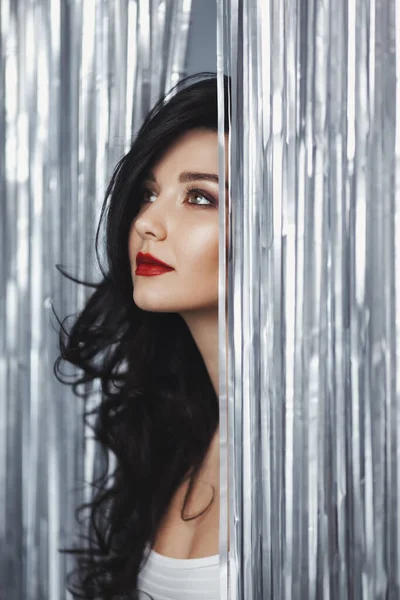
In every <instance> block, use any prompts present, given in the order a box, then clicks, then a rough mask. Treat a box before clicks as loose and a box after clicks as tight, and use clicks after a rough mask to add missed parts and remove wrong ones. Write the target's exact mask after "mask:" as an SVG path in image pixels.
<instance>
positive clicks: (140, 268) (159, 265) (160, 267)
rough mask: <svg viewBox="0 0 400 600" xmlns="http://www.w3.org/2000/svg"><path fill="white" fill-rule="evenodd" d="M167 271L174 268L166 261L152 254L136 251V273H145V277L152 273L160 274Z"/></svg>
mask: <svg viewBox="0 0 400 600" xmlns="http://www.w3.org/2000/svg"><path fill="white" fill-rule="evenodd" d="M168 271H174V268H173V267H171V266H170V265H167V264H166V263H164V262H162V261H161V260H159V259H158V258H156V257H155V256H153V255H152V254H149V253H146V254H144V253H143V252H138V253H137V255H136V271H135V274H136V275H145V276H147V277H149V276H152V275H162V274H163V273H168Z"/></svg>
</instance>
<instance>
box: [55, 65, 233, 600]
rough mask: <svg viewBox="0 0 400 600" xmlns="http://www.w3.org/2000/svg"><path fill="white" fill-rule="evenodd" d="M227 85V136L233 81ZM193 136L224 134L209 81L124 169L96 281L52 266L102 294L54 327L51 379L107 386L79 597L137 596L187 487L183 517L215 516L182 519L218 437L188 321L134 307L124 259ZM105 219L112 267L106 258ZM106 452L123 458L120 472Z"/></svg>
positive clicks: (201, 77)
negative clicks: (146, 193)
mask: <svg viewBox="0 0 400 600" xmlns="http://www.w3.org/2000/svg"><path fill="white" fill-rule="evenodd" d="M194 80H195V81H194ZM224 86H225V94H224V97H225V107H224V110H225V123H226V124H225V131H226V132H228V123H229V94H228V86H229V78H228V77H225V78H224ZM170 94H172V96H170ZM195 128H203V129H208V130H212V131H217V130H218V110H217V78H216V75H215V74H213V73H201V74H198V75H197V76H191V77H186V78H185V79H183V80H182V81H180V82H179V83H178V84H177V85H176V86H175V87H174V88H173V89H172V90H171V92H169V94H166V95H165V96H163V97H162V98H161V99H160V100H159V101H158V102H157V104H156V105H155V106H154V108H153V109H152V110H151V111H150V113H149V114H148V116H147V117H146V119H145V121H144V123H143V125H142V127H141V128H140V130H139V132H138V133H137V135H136V136H135V138H134V140H133V142H132V146H131V149H130V150H129V152H128V153H127V154H126V155H125V156H124V157H123V158H122V159H121V160H120V161H119V163H118V164H117V166H116V168H115V170H114V173H113V175H112V178H111V181H110V183H109V185H108V188H107V191H106V196H105V200H104V203H103V207H102V210H101V216H100V222H99V225H98V228H97V233H96V254H97V259H98V261H99V265H100V269H101V273H102V276H103V279H102V280H101V281H100V283H88V282H86V281H82V280H78V279H76V278H74V277H72V276H71V275H69V274H67V273H66V272H65V270H63V269H62V268H61V267H60V265H56V267H57V268H58V269H59V271H60V272H61V273H62V274H63V275H64V276H66V277H67V278H69V279H71V280H72V281H74V282H76V283H78V284H82V285H85V286H89V287H92V288H94V292H93V293H92V295H91V296H90V297H89V299H88V301H87V302H86V304H85V306H84V308H83V310H82V311H81V312H80V313H79V314H78V315H76V319H74V322H73V324H72V326H71V327H69V328H68V330H67V328H66V326H65V321H66V319H65V320H64V321H63V322H61V321H60V320H59V319H58V317H57V320H58V322H59V324H60V326H61V327H60V331H59V347H60V355H59V356H58V357H57V359H56V361H55V363H54V374H55V376H56V378H57V379H58V380H59V381H61V382H62V383H64V384H70V385H72V389H73V391H74V393H75V394H76V395H77V396H83V397H84V398H85V397H86V396H85V393H84V394H82V393H79V392H78V386H82V385H83V386H85V389H86V390H87V389H88V387H90V385H91V384H92V383H93V382H94V380H96V379H98V380H99V382H100V384H101V401H100V402H99V403H98V405H97V406H96V408H95V409H92V410H88V409H86V410H85V411H84V416H83V418H84V422H85V423H86V424H88V425H89V427H90V428H91V429H92V430H93V433H94V439H95V440H96V442H97V443H98V445H99V449H100V452H101V454H102V455H104V465H105V466H104V470H103V472H102V473H101V475H100V476H99V478H98V479H95V481H94V482H93V487H94V490H95V491H94V493H93V496H92V501H91V502H87V503H84V504H81V505H80V506H79V507H78V508H77V510H76V515H79V514H80V513H81V511H84V510H87V511H89V516H88V525H87V530H86V529H85V534H84V535H82V536H81V538H83V540H84V542H85V543H84V544H83V546H82V547H78V548H77V547H75V548H72V549H71V548H70V549H62V550H61V551H62V552H68V553H73V554H75V555H77V558H76V564H77V567H76V568H75V569H74V570H73V571H72V572H70V573H68V576H67V589H68V591H69V592H70V593H71V594H72V595H73V597H75V598H85V599H86V600H89V599H95V598H96V599H97V598H100V599H101V600H115V599H127V598H130V599H132V598H137V597H138V596H137V595H136V594H137V577H138V573H139V570H140V568H141V566H142V565H143V564H144V562H146V560H147V558H148V555H149V551H148V552H147V553H146V545H147V544H150V548H151V547H152V546H153V544H154V543H155V539H156V534H157V531H158V529H159V526H160V523H161V519H162V517H163V515H164V514H165V512H166V509H167V507H168V505H169V503H170V500H171V498H172V496H173V495H174V493H175V492H176V491H177V489H178V487H179V486H180V485H181V484H182V483H183V482H184V481H185V480H186V479H189V487H188V490H187V493H186V497H185V501H184V506H183V509H182V519H184V520H191V519H192V518H197V517H199V516H200V515H202V514H203V513H204V512H205V511H206V510H207V509H208V508H209V506H208V507H206V509H204V511H202V512H201V513H200V514H199V515H197V516H195V517H186V516H184V510H185V507H186V504H187V501H188V498H189V497H190V494H191V492H192V490H193V486H194V483H195V478H196V475H197V474H198V472H199V470H200V467H201V465H202V463H203V461H204V458H205V455H206V452H207V450H208V448H209V446H210V443H211V440H212V438H213V435H214V434H215V432H216V430H217V428H218V424H219V404H218V397H217V395H216V393H215V390H214V388H213V385H212V383H211V380H210V376H209V374H208V371H207V369H206V367H205V364H204V361H203V358H202V356H201V354H200V352H199V350H198V348H197V346H196V344H195V342H194V340H193V337H192V335H191V333H190V331H189V329H188V327H187V325H186V323H185V321H184V320H183V318H182V317H181V316H180V315H179V314H176V313H156V312H155V313H153V312H147V311H143V310H141V309H140V308H139V307H138V306H136V305H135V303H134V301H133V283H132V277H131V270H130V269H131V266H130V262H129V257H128V236H129V231H130V227H131V223H132V220H133V219H134V218H135V216H136V215H137V213H138V212H139V209H140V201H141V197H140V183H141V179H142V178H143V176H144V174H145V173H146V171H147V170H148V169H149V168H151V166H152V165H153V164H155V163H156V162H157V160H159V159H160V158H161V157H162V156H163V154H164V153H165V152H166V151H167V150H168V148H169V147H170V146H171V144H172V143H173V142H174V141H175V140H176V139H177V138H178V137H179V136H181V135H182V134H183V133H185V132H187V131H189V130H192V129H195ZM103 221H105V223H106V227H105V238H104V247H105V256H106V259H107V267H106V268H103V266H102V265H101V262H100V259H99V232H100V228H101V225H102V223H103ZM56 316H57V315H56ZM67 318H68V317H67ZM62 361H66V362H68V363H70V364H72V365H74V366H75V367H78V371H77V373H78V374H77V375H76V376H75V375H74V378H73V379H72V380H71V379H68V380H65V379H64V378H63V375H62V372H61V369H60V364H61V362H62ZM89 417H91V423H89V421H88V419H89ZM109 453H112V454H113V456H114V460H115V462H114V466H115V468H114V469H113V470H112V472H110V470H111V469H110V461H109V458H110V456H109ZM211 502H212V500H211ZM77 518H78V520H79V517H77ZM73 578H75V581H74V582H73V583H72V579H73Z"/></svg>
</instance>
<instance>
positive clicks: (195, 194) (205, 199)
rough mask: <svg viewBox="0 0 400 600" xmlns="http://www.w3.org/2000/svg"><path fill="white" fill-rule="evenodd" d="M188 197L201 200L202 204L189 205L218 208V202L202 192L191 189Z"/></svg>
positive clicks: (188, 191) (187, 191)
mask: <svg viewBox="0 0 400 600" xmlns="http://www.w3.org/2000/svg"><path fill="white" fill-rule="evenodd" d="M186 193H187V195H188V196H189V199H190V198H195V199H196V200H199V199H200V200H201V201H200V202H194V203H193V202H189V201H188V204H194V205H195V206H216V204H217V202H216V201H215V200H214V199H213V198H211V197H210V196H209V195H208V194H205V193H204V192H202V190H198V189H193V188H190V189H188V190H186Z"/></svg>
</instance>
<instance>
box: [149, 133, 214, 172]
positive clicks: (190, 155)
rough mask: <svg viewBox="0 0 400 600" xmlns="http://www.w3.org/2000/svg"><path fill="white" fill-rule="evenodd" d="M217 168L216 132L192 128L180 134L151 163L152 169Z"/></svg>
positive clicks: (166, 170)
mask: <svg viewBox="0 0 400 600" xmlns="http://www.w3.org/2000/svg"><path fill="white" fill-rule="evenodd" d="M175 167H177V168H180V169H181V170H192V171H195V170H200V167H201V168H202V169H204V168H212V169H214V170H216V169H218V134H217V132H216V131H209V130H204V129H194V130H191V131H188V132H186V133H184V134H182V135H180V136H179V137H178V138H177V139H176V140H174V142H172V144H171V145H170V146H169V147H168V149H167V150H166V151H165V152H164V153H163V155H162V156H161V157H160V158H159V159H158V160H157V162H156V163H155V164H154V165H153V167H152V169H151V170H152V171H153V172H154V173H155V172H161V171H165V172H168V171H169V170H170V169H173V168H175Z"/></svg>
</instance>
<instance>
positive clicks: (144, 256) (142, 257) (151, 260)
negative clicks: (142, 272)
mask: <svg viewBox="0 0 400 600" xmlns="http://www.w3.org/2000/svg"><path fill="white" fill-rule="evenodd" d="M141 264H146V265H153V266H158V267H164V268H165V269H172V267H171V265H167V263H165V262H163V261H162V260H159V259H158V258H156V257H155V256H153V255H152V254H150V253H149V252H146V253H143V252H138V253H137V255H136V266H137V267H138V266H139V265H141Z"/></svg>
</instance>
